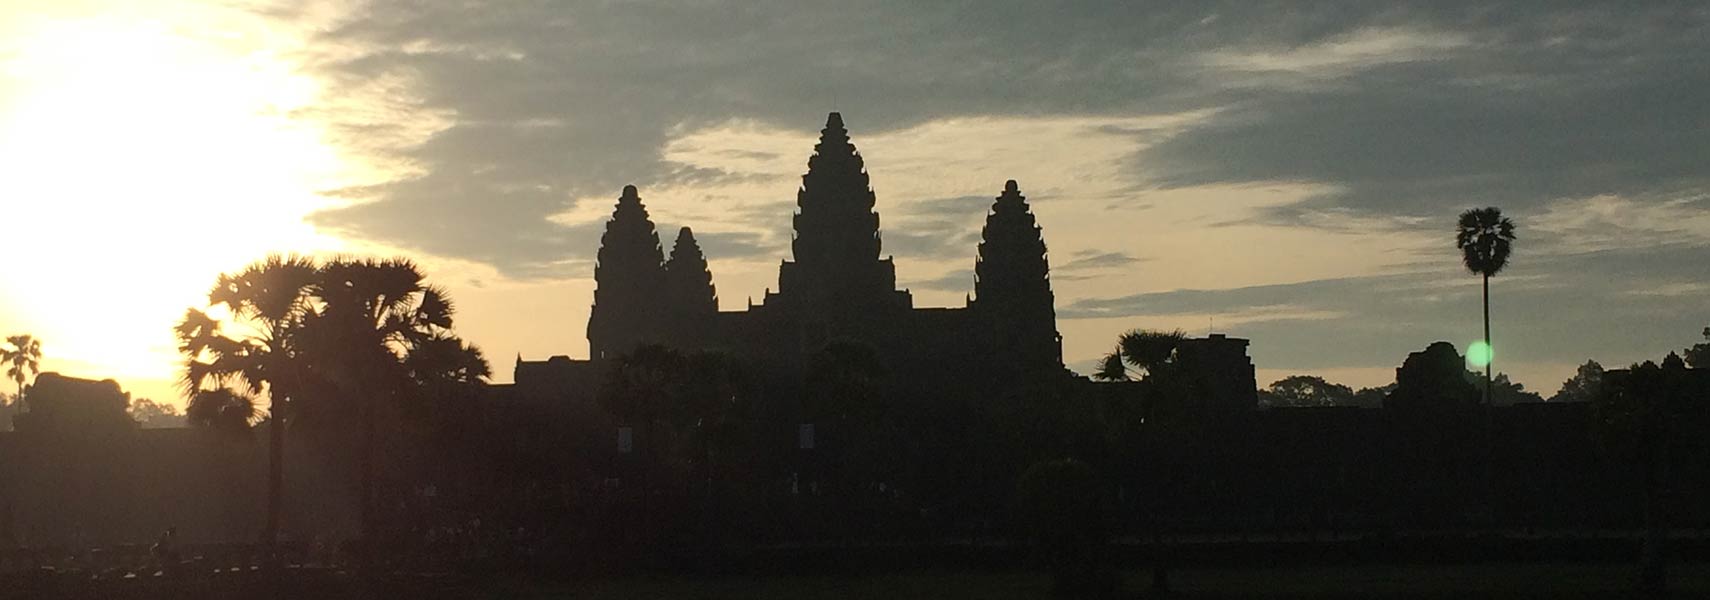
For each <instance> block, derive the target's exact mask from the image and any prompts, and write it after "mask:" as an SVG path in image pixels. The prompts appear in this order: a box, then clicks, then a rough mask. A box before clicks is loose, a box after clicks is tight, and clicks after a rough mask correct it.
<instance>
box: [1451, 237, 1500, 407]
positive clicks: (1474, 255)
mask: <svg viewBox="0 0 1710 600" xmlns="http://www.w3.org/2000/svg"><path fill="white" fill-rule="evenodd" d="M1513 242H1514V222H1513V221H1510V220H1508V218H1507V217H1504V216H1502V209H1499V208H1496V207H1494V206H1492V207H1489V208H1475V209H1472V210H1469V211H1466V212H1463V213H1461V218H1460V223H1459V225H1458V227H1457V230H1456V232H1455V247H1456V248H1459V249H1460V250H1461V262H1462V263H1463V264H1465V265H1466V267H1467V270H1468V271H1472V272H1473V273H1474V274H1476V275H1481V276H1483V277H1484V347H1485V351H1486V352H1489V353H1490V354H1491V356H1490V357H1487V360H1486V361H1485V365H1484V404H1485V406H1490V390H1491V372H1492V370H1493V369H1494V368H1495V366H1494V364H1495V362H1496V361H1494V360H1488V359H1489V358H1494V355H1495V352H1492V351H1491V347H1490V277H1491V276H1492V275H1495V274H1497V273H1500V272H1501V271H1502V268H1503V267H1506V266H1508V254H1509V252H1511V251H1512V249H1513V248H1512V243H1513Z"/></svg>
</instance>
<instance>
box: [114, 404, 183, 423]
mask: <svg viewBox="0 0 1710 600" xmlns="http://www.w3.org/2000/svg"><path fill="white" fill-rule="evenodd" d="M127 412H129V413H130V415H131V419H133V420H135V421H136V422H137V424H139V425H142V426H143V427H144V428H148V429H159V428H166V427H183V426H184V413H181V412H178V409H177V407H174V406H172V405H171V404H166V403H164V402H155V401H153V400H149V399H148V398H138V399H136V400H132V401H131V406H130V408H129V410H128V411H127Z"/></svg>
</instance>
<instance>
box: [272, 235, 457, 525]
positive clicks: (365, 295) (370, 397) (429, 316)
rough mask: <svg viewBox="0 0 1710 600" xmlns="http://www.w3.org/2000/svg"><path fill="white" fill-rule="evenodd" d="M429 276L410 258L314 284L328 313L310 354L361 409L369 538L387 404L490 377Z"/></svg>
mask: <svg viewBox="0 0 1710 600" xmlns="http://www.w3.org/2000/svg"><path fill="white" fill-rule="evenodd" d="M424 279H425V277H424V276H423V275H422V272H421V270H420V269H419V268H417V267H416V265H415V264H414V263H412V262H410V261H408V260H404V259H388V260H372V259H341V260H334V261H330V262H328V263H326V264H325V265H322V267H321V269H320V271H319V273H318V278H317V283H316V284H315V286H314V291H313V293H314V295H315V296H316V298H317V299H318V301H319V302H320V307H321V310H320V312H319V313H316V314H315V315H313V316H312V317H311V319H310V322H309V324H308V326H307V328H306V329H307V331H308V332H309V334H308V335H307V336H306V338H305V339H306V340H308V342H307V343H306V344H305V350H306V351H307V352H309V353H310V354H312V355H314V356H315V357H316V358H317V361H316V363H317V364H318V365H320V366H321V373H322V374H323V375H325V376H326V379H327V381H328V382H329V383H331V384H332V385H333V386H334V388H335V389H336V393H337V395H338V396H339V397H340V398H342V399H344V400H346V401H348V402H351V403H353V404H354V405H355V406H353V407H350V408H354V409H355V410H356V414H357V420H358V425H359V426H360V428H361V434H360V440H359V449H358V465H359V469H360V471H361V475H360V477H361V490H360V495H361V498H362V501H361V502H362V505H361V521H362V529H363V531H362V537H363V539H364V540H372V539H374V534H375V527H374V525H375V520H376V516H377V513H376V512H375V511H376V508H375V502H376V498H375V495H376V492H375V490H376V488H375V485H374V477H375V462H376V460H375V459H376V457H375V437H376V422H377V420H378V417H377V413H378V412H379V411H380V410H382V409H383V408H384V407H383V406H382V405H381V404H380V403H381V402H382V401H387V402H395V401H399V400H404V399H408V398H412V397H416V396H420V394H418V392H419V391H420V390H421V389H422V388H423V387H425V386H434V385H447V384H475V383H479V382H480V380H481V379H483V378H485V377H486V376H487V375H488V374H489V373H490V371H489V369H488V366H487V363H486V360H485V359H483V358H482V357H481V354H480V351H479V350H477V349H475V348H474V347H472V346H468V345H466V344H464V343H463V342H462V340H460V339H458V338H457V337H455V336H453V335H451V333H450V330H451V324H452V313H453V312H454V311H453V307H452V305H451V301H450V299H449V298H447V297H446V295H445V292H444V291H442V290H440V289H439V288H435V287H432V286H429V285H427V284H426V283H425V282H424ZM365 554H366V553H365ZM365 558H366V557H365Z"/></svg>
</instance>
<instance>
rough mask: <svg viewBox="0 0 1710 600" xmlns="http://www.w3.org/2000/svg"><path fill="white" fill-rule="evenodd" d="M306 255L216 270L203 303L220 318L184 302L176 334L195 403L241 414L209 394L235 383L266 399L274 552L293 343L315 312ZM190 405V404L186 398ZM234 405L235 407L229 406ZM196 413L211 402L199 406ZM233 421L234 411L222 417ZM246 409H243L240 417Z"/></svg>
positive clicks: (300, 368)
mask: <svg viewBox="0 0 1710 600" xmlns="http://www.w3.org/2000/svg"><path fill="white" fill-rule="evenodd" d="M316 272H317V269H316V267H315V263H314V261H313V260H312V259H309V258H304V257H297V256H278V255H275V256H270V257H268V258H266V259H263V260H261V261H259V262H256V263H254V264H252V265H250V266H249V267H247V268H245V269H244V270H243V271H240V272H238V273H236V274H224V275H221V276H220V277H219V280H218V282H217V284H216V285H215V286H214V289H213V290H212V291H210V292H208V306H209V308H211V309H220V310H223V311H224V312H225V313H227V314H226V318H225V319H223V320H222V319H215V318H214V317H213V316H210V315H209V314H208V313H207V312H206V311H204V310H201V309H196V308H191V309H189V310H188V311H186V312H185V314H184V320H183V321H182V322H180V323H179V325H178V327H177V329H176V333H177V336H178V350H179V352H180V353H182V354H183V355H184V357H185V366H184V378H183V385H184V389H185V392H186V394H187V395H188V396H190V397H191V399H192V402H193V403H194V402H195V401H196V400H197V399H198V398H200V399H201V402H202V403H203V404H204V406H222V405H221V404H209V403H210V402H216V403H223V406H222V407H221V408H220V409H219V410H217V411H213V412H216V413H218V414H225V413H226V412H227V411H228V410H231V411H232V413H233V414H234V415H239V414H242V410H243V409H242V401H240V400H235V399H229V398H228V399H226V400H214V398H217V396H213V395H208V394H210V393H213V392H217V391H218V390H222V389H228V388H236V389H241V390H242V392H243V394H244V395H245V397H252V396H261V395H266V396H267V398H268V408H267V413H268V416H267V421H268V482H267V526H266V530H265V532H264V534H263V538H264V540H265V542H266V543H267V544H269V545H270V546H273V548H272V550H274V552H272V554H273V556H275V557H276V556H277V554H278V553H277V544H278V540H279V525H280V516H281V514H282V510H283V507H284V505H283V502H284V487H285V470H284V469H285V467H284V461H285V427H286V425H287V423H289V422H290V420H291V419H292V418H294V415H293V411H292V410H291V408H292V405H293V403H294V402H295V401H296V400H297V399H298V397H299V395H300V394H301V393H302V391H303V390H304V389H305V387H306V383H307V381H308V370H309V368H308V365H307V364H305V358H306V357H305V356H303V355H302V353H301V352H300V350H299V348H298V346H299V344H300V342H301V339H300V338H301V335H302V333H303V328H304V325H305V323H307V322H308V320H309V319H310V318H311V316H312V315H313V314H314V313H315V303H314V299H313V297H312V296H311V295H310V290H311V288H312V286H313V284H314V283H315V281H316ZM193 406H194V404H193ZM233 406H235V407H236V408H235V410H234V409H232V408H227V407H233ZM196 410H197V412H198V414H203V413H204V412H206V411H210V410H212V409H208V408H198V409H196ZM227 418H230V419H232V420H234V421H235V419H236V417H235V416H233V417H227ZM249 418H253V414H251V415H247V416H245V420H246V421H247V420H248V419H249Z"/></svg>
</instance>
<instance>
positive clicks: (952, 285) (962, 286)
mask: <svg viewBox="0 0 1710 600" xmlns="http://www.w3.org/2000/svg"><path fill="white" fill-rule="evenodd" d="M902 287H903V288H905V289H909V290H917V289H920V290H937V291H945V292H956V293H959V294H966V293H972V292H973V291H974V270H973V269H959V270H956V271H951V272H949V273H945V274H944V275H942V276H939V277H937V278H933V279H926V280H919V281H905V282H903V284H902Z"/></svg>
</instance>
